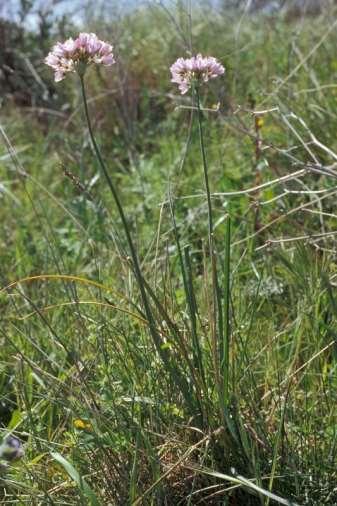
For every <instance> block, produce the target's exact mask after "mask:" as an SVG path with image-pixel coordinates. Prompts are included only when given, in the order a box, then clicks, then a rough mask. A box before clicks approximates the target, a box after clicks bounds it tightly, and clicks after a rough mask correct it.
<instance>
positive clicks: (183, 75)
mask: <svg viewBox="0 0 337 506" xmlns="http://www.w3.org/2000/svg"><path fill="white" fill-rule="evenodd" d="M170 70H171V74H172V79H171V81H172V82H173V83H176V84H178V86H179V90H180V91H181V94H182V95H184V93H187V91H188V90H189V89H190V87H191V85H192V82H193V81H195V83H196V84H200V83H202V82H207V81H208V80H209V79H214V78H215V77H217V76H220V75H222V74H223V73H224V72H225V69H224V67H223V66H222V65H221V64H220V63H219V62H218V61H217V59H216V58H214V57H213V56H205V57H203V56H202V55H201V54H198V55H197V56H192V58H178V60H177V61H176V62H175V63H174V64H173V65H172V66H171V68H170Z"/></svg>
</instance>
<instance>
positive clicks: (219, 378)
mask: <svg viewBox="0 0 337 506" xmlns="http://www.w3.org/2000/svg"><path fill="white" fill-rule="evenodd" d="M195 96H196V100H197V109H198V125H199V140H200V151H201V156H202V164H203V172H204V182H205V190H206V198H207V210H208V244H209V255H210V258H211V267H212V292H213V315H212V316H213V325H212V326H211V327H212V340H213V343H214V344H213V346H214V348H215V349H214V350H213V354H214V361H215V364H214V367H215V375H216V382H217V387H218V395H219V406H220V412H221V418H222V419H223V421H224V416H225V406H226V399H228V394H227V393H226V390H227V388H226V384H227V379H226V377H227V376H228V370H226V371H224V363H225V362H226V360H225V361H224V360H223V358H224V354H226V352H227V350H226V346H225V342H227V337H228V336H227V331H226V329H224V321H223V310H222V306H221V291H220V286H219V280H218V274H217V266H216V256H215V251H214V237H213V216H212V200H211V192H210V186H209V178H208V165H207V159H206V151H205V142H204V132H203V125H202V122H203V117H202V111H201V106H200V95H199V89H198V86H196V87H195Z"/></svg>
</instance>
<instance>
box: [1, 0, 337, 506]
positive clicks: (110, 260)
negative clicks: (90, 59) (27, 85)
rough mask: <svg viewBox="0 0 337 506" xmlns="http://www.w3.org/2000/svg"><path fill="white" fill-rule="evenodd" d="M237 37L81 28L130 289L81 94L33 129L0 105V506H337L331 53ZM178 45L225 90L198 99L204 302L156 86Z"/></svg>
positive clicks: (232, 27)
mask: <svg viewBox="0 0 337 506" xmlns="http://www.w3.org/2000/svg"><path fill="white" fill-rule="evenodd" d="M235 16H236V15H235V14H233V13H227V14H226V15H220V14H217V15H212V14H210V13H208V12H207V11H206V9H204V10H202V9H201V8H200V9H195V11H194V12H193V16H192V33H191V34H190V33H189V16H188V13H186V12H185V10H184V3H183V2H179V5H178V7H177V9H176V10H172V11H169V12H168V11H166V10H165V9H163V8H160V7H158V6H154V5H151V7H149V8H147V9H144V10H141V11H138V12H136V13H132V14H129V15H125V16H124V17H123V18H122V19H121V20H118V22H117V21H116V20H112V22H110V20H109V19H108V17H107V16H106V17H105V18H104V19H102V18H100V17H99V18H98V19H94V18H93V19H92V20H91V23H92V26H88V27H86V30H89V29H92V30H96V31H97V33H99V34H100V36H101V37H102V38H104V37H106V38H107V39H109V40H110V39H111V37H112V35H111V33H113V38H114V39H115V40H113V43H114V45H115V47H116V56H117V57H118V61H119V62H120V63H119V65H118V67H117V66H116V67H114V68H113V70H111V71H110V70H106V69H100V68H97V69H94V68H92V69H91V70H90V73H88V81H87V82H86V85H87V87H88V95H89V102H88V106H89V111H90V115H91V120H92V124H93V129H94V133H95V137H96V140H97V143H98V145H99V148H100V149H101V152H102V157H103V161H104V162H105V164H106V168H107V171H108V175H109V177H110V178H111V180H112V182H113V184H114V187H115V188H116V189H117V192H118V198H119V199H120V201H121V204H122V206H123V209H124V212H125V215H126V221H127V227H128V228H127V230H128V232H129V233H130V236H131V239H132V242H133V244H134V247H135V250H136V251H137V255H138V258H139V266H140V270H141V278H139V277H138V278H137V276H135V275H134V267H135V264H134V259H133V258H130V243H129V242H128V239H127V237H126V236H125V226H124V228H123V221H122V219H121V214H119V213H118V212H117V209H116V207H115V205H114V198H112V197H113V195H111V193H110V192H109V188H108V186H107V185H106V184H105V181H104V179H103V177H102V176H101V175H100V172H99V164H98V163H97V160H96V159H95V157H94V156H93V151H92V147H91V143H90V141H89V138H88V132H87V128H86V126H85V123H84V121H83V119H84V115H83V111H82V107H81V101H80V86H79V83H78V82H77V80H76V76H70V77H69V79H67V80H66V82H65V83H64V84H58V85H57V88H56V85H54V84H52V85H51V86H53V87H54V86H55V92H54V95H53V97H54V98H51V96H50V97H49V99H48V100H47V101H46V103H45V104H44V105H45V106H46V109H47V110H45V111H41V110H37V109H34V108H33V109H31V108H24V107H18V105H15V104H13V103H12V102H11V100H10V99H9V97H8V96H6V97H4V100H3V104H2V110H1V113H2V120H1V124H2V127H3V128H4V130H5V132H6V135H7V136H8V139H9V140H10V141H11V143H12V144H13V146H15V149H16V151H17V156H14V155H13V152H9V153H8V149H9V148H10V147H9V146H8V139H6V137H5V135H2V139H3V140H4V143H3V145H1V147H0V171H1V172H0V174H1V176H0V178H1V187H0V198H1V207H0V220H1V223H2V224H3V227H2V234H1V236H0V250H1V253H0V254H1V257H0V260H1V261H0V277H1V287H2V290H1V291H0V315H1V331H0V350H1V354H0V424H1V425H0V431H1V432H3V435H5V434H6V433H7V432H8V431H14V433H15V435H16V436H17V437H19V438H20V439H21V440H22V441H23V443H24V446H25V457H24V459H22V460H20V461H18V462H11V463H9V464H8V465H7V464H6V466H4V467H2V464H1V467H0V483H1V491H0V497H1V501H2V502H4V504H6V503H8V504H11V503H12V502H13V501H18V503H20V504H21V503H22V504H23V503H25V502H26V503H27V502H29V503H30V504H41V503H43V504H51V505H61V504H73V505H75V504H113V505H119V504H120V505H124V504H130V505H131V504H144V505H145V504H146V505H147V504H149V505H150V504H151V505H152V504H153V505H155V504H172V505H178V504H186V505H193V504H233V505H234V504H244V505H261V504H263V505H266V506H267V505H268V504H273V503H275V504H277V502H279V504H295V503H298V504H303V505H304V504H305V505H312V506H314V505H318V504H322V505H325V504H326V505H332V504H335V503H336V501H337V496H336V490H335V478H336V448H337V446H336V437H337V430H336V429H337V419H336V408H335V406H336V400H337V398H336V391H337V389H336V387H337V376H336V370H337V369H336V349H335V343H336V322H337V299H336V293H335V291H336V275H337V267H336V266H337V263H336V253H335V251H336V241H335V235H334V233H335V220H336V214H335V195H336V184H335V177H332V176H335V174H334V172H331V171H334V167H335V162H336V155H335V153H336V150H337V144H336V136H335V132H336V127H337V121H336V117H337V116H336V104H337V102H336V85H335V84H334V83H335V81H336V79H335V78H336V75H337V67H336V61H335V58H336V56H335V47H336V31H335V30H334V31H333V30H331V22H330V19H329V18H328V17H325V16H324V15H322V16H318V17H317V18H315V19H313V18H303V19H301V21H300V22H299V21H292V22H290V21H287V20H284V19H282V18H280V17H279V18H278V17H275V18H268V17H260V16H254V17H246V18H243V19H242V20H241V21H242V22H241V23H240V25H238V18H237V17H235ZM329 30H330V31H329ZM66 35H68V33H67V34H66ZM69 35H72V33H69ZM190 35H192V44H193V51H195V52H197V51H199V50H200V51H201V52H203V53H205V54H206V53H207V54H214V55H215V56H217V57H218V58H219V59H220V60H221V61H222V62H223V63H224V65H225V67H226V76H225V78H224V81H221V80H220V79H219V80H214V82H212V83H210V86H209V87H207V88H205V89H204V90H203V91H202V96H201V105H202V107H203V108H204V109H205V110H204V111H203V112H202V124H203V134H204V145H205V155H206V165H207V166H206V169H207V175H208V178H209V183H210V191H211V207H212V213H211V214H212V217H213V225H214V234H213V240H214V250H215V254H214V258H215V266H216V269H215V271H216V277H215V278H214V272H215V271H214V264H213V266H212V264H211V256H212V255H210V250H209V242H210V241H209V237H208V216H207V206H206V198H205V191H204V174H203V164H202V156H201V153H200V147H199V140H200V139H199V133H200V132H198V122H197V117H196V111H195V110H194V111H193V107H194V106H195V104H194V103H193V102H192V100H191V98H190V97H189V96H185V97H181V96H179V95H178V94H177V90H176V89H175V88H174V86H172V83H170V82H169V71H168V68H169V65H170V64H171V63H172V62H173V61H174V60H175V59H176V58H177V57H178V56H181V55H183V56H184V55H187V54H188V51H189V44H190V42H189V40H190ZM27 38H29V40H30V41H31V42H30V44H31V45H32V50H33V51H36V52H38V51H39V50H40V49H39V47H37V43H36V41H34V37H33V36H32V35H30V36H28V35H27ZM314 48H315V50H314ZM295 69H296V70H295ZM39 72H40V70H39ZM44 72H45V76H46V79H47V71H44ZM41 75H42V71H41ZM48 79H49V78H48ZM56 93H57V95H56ZM14 102H15V100H14ZM218 103H219V104H220V105H219V107H218V106H217V104H218ZM60 104H64V105H65V106H64V107H63V108H61V107H60ZM192 111H193V112H192ZM256 111H260V114H254V113H256ZM261 111H265V112H263V113H261ZM256 118H262V122H261V121H260V123H258V122H257V121H256ZM257 137H258V139H257ZM259 139H260V140H261V144H258V143H257V140H259ZM9 151H10V149H9ZM301 169H303V173H299V174H298V175H297V177H296V178H292V179H289V180H286V179H280V178H285V177H287V176H289V174H290V173H294V172H295V171H300V170H301ZM304 169H305V170H304ZM314 169H319V171H318V172H317V170H316V172H313V170H314ZM329 170H330V173H329ZM331 174H332V176H331ZM271 180H277V181H276V182H275V183H273V184H266V183H268V182H270V181H271ZM264 184H266V185H265V186H263V187H260V186H261V185H264ZM255 187H259V188H258V189H256V188H255ZM2 188H3V189H2ZM252 188H253V189H254V188H255V189H254V190H249V191H248V192H247V191H243V190H247V189H252ZM229 215H230V223H231V233H230V231H229V218H228V216H229ZM124 225H125V224H124ZM229 238H230V240H229ZM229 258H230V264H229ZM213 262H214V259H213ZM215 281H216V282H215ZM12 283H13V284H12ZM139 283H143V289H144V291H145V296H146V298H147V300H148V304H149V310H148V312H147V313H146V312H145V311H144V298H143V299H142V297H141V295H142V294H141V292H140V290H139ZM212 285H213V286H212ZM215 304H217V309H216V310H215V309H214V307H215ZM149 315H150V316H151V315H152V318H153V328H149ZM214 315H216V318H215V316H214ZM221 318H222V320H221ZM214 329H215V330H214ZM221 329H222V333H221V332H220V330H221ZM154 335H155V336H156V338H158V341H155V339H154V338H153V336H154ZM151 336H152V337H151ZM181 385H183V386H184V388H185V387H186V388H185V391H182V389H181ZM233 468H234V469H233Z"/></svg>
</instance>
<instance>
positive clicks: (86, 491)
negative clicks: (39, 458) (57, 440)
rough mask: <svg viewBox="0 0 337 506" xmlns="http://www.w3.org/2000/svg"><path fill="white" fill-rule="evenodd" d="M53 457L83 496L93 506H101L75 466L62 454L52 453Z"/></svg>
mask: <svg viewBox="0 0 337 506" xmlns="http://www.w3.org/2000/svg"><path fill="white" fill-rule="evenodd" d="M51 456H52V457H53V459H54V460H56V461H57V462H58V463H59V464H61V466H62V467H63V468H64V469H65V471H66V472H67V473H68V474H69V476H70V478H71V479H72V480H73V481H74V482H75V483H76V485H77V486H78V488H79V489H80V491H81V493H82V494H83V496H84V497H85V498H86V499H88V501H89V504H90V505H91V506H101V504H100V502H99V500H98V499H97V497H96V495H95V493H94V492H93V490H92V489H91V488H90V487H89V485H88V484H87V482H86V481H85V479H84V478H83V477H82V476H81V475H80V474H79V472H78V471H77V470H76V469H75V468H74V466H73V465H72V464H71V463H70V462H69V461H68V460H67V459H65V458H64V457H63V456H62V455H61V454H60V453H57V452H52V453H51Z"/></svg>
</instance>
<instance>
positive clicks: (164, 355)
mask: <svg viewBox="0 0 337 506" xmlns="http://www.w3.org/2000/svg"><path fill="white" fill-rule="evenodd" d="M79 78H80V83H81V92H82V99H83V106H84V112H85V118H86V123H87V126H88V131H89V136H90V140H91V142H92V146H93V149H94V152H95V155H96V158H97V161H98V163H99V166H100V169H101V171H102V173H103V175H104V177H105V180H106V182H107V184H108V187H109V189H110V192H111V194H112V196H113V199H114V201H115V204H116V207H117V210H118V213H119V216H120V218H121V221H122V225H123V228H124V232H125V236H126V240H127V243H128V246H129V250H130V254H131V259H132V267H133V271H134V274H135V277H136V281H137V284H138V287H139V290H140V295H141V300H142V303H143V307H144V310H145V315H146V319H147V321H148V325H149V329H150V333H151V336H152V339H153V342H154V345H155V348H156V350H157V352H158V355H159V356H160V358H161V359H162V361H163V363H164V365H165V366H166V368H167V370H168V371H169V373H170V376H171V378H172V379H173V381H175V382H176V384H177V385H178V386H179V388H180V389H181V391H182V394H183V395H184V398H185V400H186V402H187V404H188V405H189V406H190V408H191V409H194V403H193V402H192V400H191V399H192V397H191V392H190V387H189V385H188V383H187V381H186V379H185V378H184V376H183V375H182V374H181V372H180V370H178V369H177V368H176V367H174V363H172V359H171V355H170V353H169V351H168V350H167V349H166V348H165V347H163V342H162V338H161V336H160V334H159V332H158V329H157V327H156V323H155V319H154V316H153V313H152V309H151V306H150V303H149V300H148V296H147V293H146V286H147V284H146V282H145V280H144V278H143V275H142V272H141V268H140V264H139V260H138V256H137V252H136V248H135V246H134V244H133V240H132V237H131V234H130V230H129V224H128V222H127V219H126V216H125V213H124V210H123V206H122V203H121V201H120V199H119V196H118V192H117V190H116V188H115V186H114V184H113V182H112V179H111V177H110V175H109V172H108V169H107V167H106V164H105V162H104V160H103V157H102V154H101V151H100V148H99V146H98V144H97V141H96V139H95V135H94V132H93V128H92V124H91V119H90V114H89V108H88V101H87V96H86V90H85V83H84V77H83V75H79Z"/></svg>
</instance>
